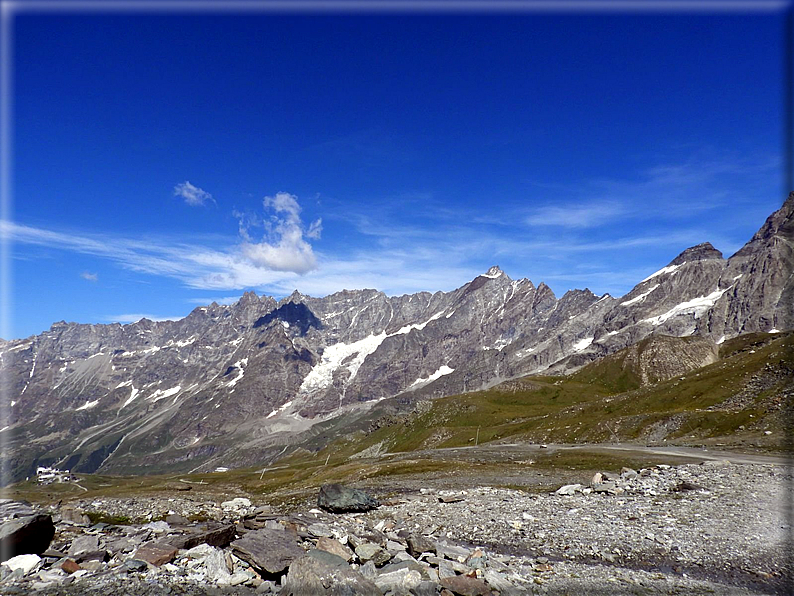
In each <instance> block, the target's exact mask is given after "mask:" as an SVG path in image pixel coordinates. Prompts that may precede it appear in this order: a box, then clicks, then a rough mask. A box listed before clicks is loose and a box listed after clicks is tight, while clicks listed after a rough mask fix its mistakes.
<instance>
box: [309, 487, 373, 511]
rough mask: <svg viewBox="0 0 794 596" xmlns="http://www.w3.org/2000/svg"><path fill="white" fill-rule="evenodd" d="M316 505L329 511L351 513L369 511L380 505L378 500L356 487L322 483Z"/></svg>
mask: <svg viewBox="0 0 794 596" xmlns="http://www.w3.org/2000/svg"><path fill="white" fill-rule="evenodd" d="M317 506H318V507H320V508H321V509H325V510H326V511H330V512H331V513H351V512H358V511H370V510H372V509H376V508H378V507H379V506H380V502H379V501H378V500H377V499H375V498H373V497H371V496H370V495H368V494H367V493H365V492H364V491H361V490H358V489H356V488H348V487H345V486H342V485H341V484H324V485H322V486H321V487H320V494H319V495H318V496H317Z"/></svg>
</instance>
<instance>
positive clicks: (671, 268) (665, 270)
mask: <svg viewBox="0 0 794 596" xmlns="http://www.w3.org/2000/svg"><path fill="white" fill-rule="evenodd" d="M685 264H686V263H680V264H678V265H668V266H667V267H662V268H661V269H659V271H657V272H656V273H651V274H650V275H649V276H648V277H646V278H645V279H643V280H642V281H641V282H640V283H645V282H646V281H648V280H650V279H653V278H654V277H658V276H659V275H664V274H665V273H673V271H675V270H676V269H678V268H679V267H680V266H681V265H685Z"/></svg>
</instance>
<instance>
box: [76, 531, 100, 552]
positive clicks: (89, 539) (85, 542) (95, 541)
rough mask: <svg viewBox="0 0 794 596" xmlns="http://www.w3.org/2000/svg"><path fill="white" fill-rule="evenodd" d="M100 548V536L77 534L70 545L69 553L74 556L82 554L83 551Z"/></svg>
mask: <svg viewBox="0 0 794 596" xmlns="http://www.w3.org/2000/svg"><path fill="white" fill-rule="evenodd" d="M98 548H99V536H96V535H93V536H92V535H90V534H89V535H87V536H77V537H76V538H75V539H74V540H72V545H71V546H70V547H69V551H68V554H69V555H70V556H72V557H76V556H78V555H82V554H83V553H87V552H92V551H95V550H97V549H98Z"/></svg>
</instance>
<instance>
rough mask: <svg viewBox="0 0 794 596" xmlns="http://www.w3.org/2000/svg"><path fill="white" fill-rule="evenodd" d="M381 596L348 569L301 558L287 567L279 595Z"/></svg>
mask: <svg viewBox="0 0 794 596" xmlns="http://www.w3.org/2000/svg"><path fill="white" fill-rule="evenodd" d="M317 594H326V595H328V596H382V592H381V591H380V589H379V588H378V587H377V586H376V585H375V583H374V582H373V581H372V580H370V579H367V578H366V577H364V576H363V575H361V574H360V573H356V572H355V571H353V570H352V569H350V567H348V566H347V565H345V566H344V567H332V566H330V565H326V564H324V563H322V562H321V561H319V560H317V559H315V558H313V557H310V556H304V557H300V558H298V559H296V560H295V561H294V562H293V563H292V565H290V568H289V573H288V574H287V581H286V582H285V584H284V588H283V589H282V590H281V592H280V595H281V596H316V595H317Z"/></svg>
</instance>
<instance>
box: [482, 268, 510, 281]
mask: <svg viewBox="0 0 794 596" xmlns="http://www.w3.org/2000/svg"><path fill="white" fill-rule="evenodd" d="M500 275H504V272H503V271H502V270H501V269H499V267H496V266H494V267H491V268H490V269H488V271H487V272H486V273H482V274H480V277H487V278H489V279H496V278H497V277H499V276H500Z"/></svg>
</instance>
